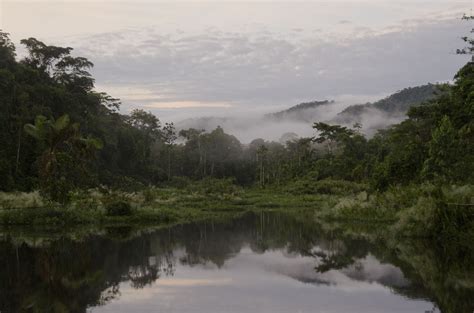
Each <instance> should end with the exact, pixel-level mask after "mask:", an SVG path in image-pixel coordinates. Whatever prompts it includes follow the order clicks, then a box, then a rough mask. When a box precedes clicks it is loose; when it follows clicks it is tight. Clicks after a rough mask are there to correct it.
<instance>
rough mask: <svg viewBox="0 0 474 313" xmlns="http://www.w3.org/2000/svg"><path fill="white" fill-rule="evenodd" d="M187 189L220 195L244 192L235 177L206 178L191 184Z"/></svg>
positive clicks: (233, 194) (204, 193)
mask: <svg viewBox="0 0 474 313" xmlns="http://www.w3.org/2000/svg"><path fill="white" fill-rule="evenodd" d="M187 190H188V191H190V192H195V193H199V194H203V195H218V196H224V195H231V196H236V195H238V194H240V193H241V192H242V188H241V187H239V186H237V185H235V183H234V179H231V178H222V179H218V178H205V179H202V180H200V181H198V182H195V183H194V184H191V185H189V186H188V188H187Z"/></svg>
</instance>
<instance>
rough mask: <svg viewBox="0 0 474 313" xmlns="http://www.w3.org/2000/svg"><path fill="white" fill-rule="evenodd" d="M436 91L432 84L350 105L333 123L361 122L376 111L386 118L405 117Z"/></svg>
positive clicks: (430, 97)
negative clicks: (371, 101) (386, 116)
mask: <svg viewBox="0 0 474 313" xmlns="http://www.w3.org/2000/svg"><path fill="white" fill-rule="evenodd" d="M437 90H438V87H437V85H433V84H428V85H423V86H418V87H410V88H405V89H403V90H401V91H398V92H396V93H394V94H392V95H390V96H388V97H386V98H384V99H382V100H379V101H377V102H373V103H366V104H357V105H351V106H349V107H347V108H346V109H345V110H343V111H342V112H341V113H339V114H338V115H337V116H336V118H335V119H334V121H336V122H340V123H349V122H361V120H362V118H363V116H364V115H366V114H373V113H374V112H377V111H378V113H383V114H386V115H388V116H405V114H406V113H407V111H408V109H409V108H410V107H412V106H414V105H417V104H420V103H422V102H424V101H427V100H430V99H433V98H434V97H435V96H436V91H437Z"/></svg>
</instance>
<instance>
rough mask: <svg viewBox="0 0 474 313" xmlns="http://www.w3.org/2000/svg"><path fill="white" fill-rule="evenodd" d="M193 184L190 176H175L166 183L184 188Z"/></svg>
mask: <svg viewBox="0 0 474 313" xmlns="http://www.w3.org/2000/svg"><path fill="white" fill-rule="evenodd" d="M191 184H192V181H191V179H189V178H188V177H183V176H174V177H173V178H171V180H170V181H169V182H168V183H167V184H166V185H168V186H170V187H173V188H178V189H184V188H186V187H188V186H189V185H191Z"/></svg>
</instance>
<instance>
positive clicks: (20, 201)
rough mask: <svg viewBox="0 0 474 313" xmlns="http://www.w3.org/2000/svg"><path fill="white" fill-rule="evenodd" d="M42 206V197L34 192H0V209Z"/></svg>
mask: <svg viewBox="0 0 474 313" xmlns="http://www.w3.org/2000/svg"><path fill="white" fill-rule="evenodd" d="M42 206H44V200H43V197H41V195H40V193H39V192H38V191H34V192H29V193H26V192H14V193H7V192H0V209H21V208H34V207H42Z"/></svg>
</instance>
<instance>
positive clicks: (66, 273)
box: [0, 213, 474, 313]
mask: <svg viewBox="0 0 474 313" xmlns="http://www.w3.org/2000/svg"><path fill="white" fill-rule="evenodd" d="M420 247H421V246H409V247H408V248H406V247H405V248H397V249H392V248H390V247H389V246H388V245H387V244H386V243H383V242H378V241H377V240H374V239H373V238H372V239H370V240H369V239H361V237H360V236H353V235H347V234H344V232H340V231H334V230H328V229H323V228H322V227H321V226H320V225H317V224H316V223H314V222H312V221H308V220H299V221H298V220H297V219H295V218H292V217H289V216H287V215H283V214H270V213H260V214H247V215H245V216H243V217H241V218H238V219H232V220H228V221H223V222H212V223H211V222H207V223H204V222H203V223H199V224H189V225H182V226H176V227H172V228H168V229H160V230H155V231H150V232H142V233H139V234H137V233H136V232H134V231H133V230H131V229H129V228H114V229H107V230H104V231H102V232H101V233H100V234H97V235H88V236H86V237H85V238H83V237H80V238H79V237H78V236H76V238H73V237H71V236H64V235H56V236H55V235H50V236H45V235H43V236H39V235H34V236H32V235H24V234H23V235H19V234H18V233H15V234H14V235H13V234H11V233H8V232H6V231H5V232H3V237H2V239H1V241H0V252H1V253H2V255H1V256H0V260H1V263H0V266H1V269H0V281H1V285H0V288H1V289H0V301H1V302H0V312H94V313H96V312H97V313H99V312H180V313H184V312H203V313H209V312H272V313H273V312H275V313H277V312H285V313H286V312H288V313H290V312H291V313H292V312H295V313H297V312H302V313H303V312H321V313H322V312H325V313H326V312H334V313H336V312H337V313H339V312H341V313H343V312H344V313H345V312H352V313H357V312H360V313H370V312H374V313H375V312H420V313H425V312H440V309H439V308H441V310H442V311H443V312H450V311H452V312H462V311H466V312H468V310H471V308H472V307H474V305H473V303H474V301H473V300H472V299H473V298H472V297H471V296H473V295H474V293H472V292H473V289H472V286H471V287H469V286H468V288H461V289H459V286H458V287H456V285H455V286H454V287H453V288H451V287H449V283H448V282H446V281H445V282H437V280H439V278H438V276H439V275H441V274H442V273H440V272H439V267H438V264H437V263H436V262H437V261H436V260H433V255H435V254H430V253H431V252H430V251H429V249H428V250H424V249H423V248H420ZM404 249H405V250H404ZM410 249H412V250H410ZM407 251H411V256H410V257H406V256H405V255H404V254H406V253H407ZM415 252H416V253H419V254H415ZM430 262H431V263H433V262H435V263H434V264H431V263H430ZM425 263H426V264H425ZM431 268H434V270H433V269H431ZM430 275H431V276H432V277H431V276H430ZM458 285H459V284H458ZM470 288H471V289H470ZM471 312H472V311H471Z"/></svg>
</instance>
